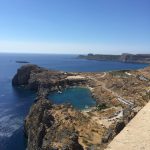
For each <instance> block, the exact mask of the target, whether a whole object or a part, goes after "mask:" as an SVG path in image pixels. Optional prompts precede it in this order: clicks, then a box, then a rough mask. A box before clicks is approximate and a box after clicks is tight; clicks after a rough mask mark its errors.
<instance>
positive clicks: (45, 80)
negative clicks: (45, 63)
mask: <svg viewBox="0 0 150 150" xmlns="http://www.w3.org/2000/svg"><path fill="white" fill-rule="evenodd" d="M85 82H86V79H85V78H83V77H80V78H79V77H78V76H77V75H76V74H74V73H66V72H61V71H54V70H46V69H44V68H41V67H38V66H36V65H31V64H29V65H24V66H22V67H21V68H20V69H18V71H17V74H16V75H15V76H14V78H13V80H12V84H13V86H22V85H23V86H25V87H26V88H28V89H31V90H35V91H37V92H38V96H39V97H41V98H45V97H46V96H47V94H48V93H49V92H50V91H61V90H62V89H64V88H66V87H68V86H75V85H82V84H84V83H85Z"/></svg>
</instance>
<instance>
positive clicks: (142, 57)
mask: <svg viewBox="0 0 150 150" xmlns="http://www.w3.org/2000/svg"><path fill="white" fill-rule="evenodd" d="M79 58H83V59H89V60H107V61H121V62H131V63H150V54H136V55H133V54H122V55H101V54H95V55H94V54H88V55H79Z"/></svg>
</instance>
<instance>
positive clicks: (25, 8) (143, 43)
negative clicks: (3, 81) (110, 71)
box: [0, 0, 150, 54]
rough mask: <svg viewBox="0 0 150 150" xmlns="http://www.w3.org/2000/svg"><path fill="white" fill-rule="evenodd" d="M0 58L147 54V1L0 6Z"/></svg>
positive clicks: (6, 2) (10, 1) (25, 1)
mask: <svg viewBox="0 0 150 150" xmlns="http://www.w3.org/2000/svg"><path fill="white" fill-rule="evenodd" d="M0 52H26V53H27V52H31V53H33V52H36V53H89V52H93V53H106V54H108V53H109V54H110V53H112V54H119V53H122V52H130V53H150V0H0Z"/></svg>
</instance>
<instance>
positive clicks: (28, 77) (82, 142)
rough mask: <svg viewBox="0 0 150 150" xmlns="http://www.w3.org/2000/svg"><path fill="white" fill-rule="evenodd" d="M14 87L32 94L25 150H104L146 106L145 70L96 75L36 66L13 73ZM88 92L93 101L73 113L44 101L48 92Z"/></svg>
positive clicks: (148, 72) (149, 92) (149, 79)
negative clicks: (75, 89)
mask: <svg viewBox="0 0 150 150" xmlns="http://www.w3.org/2000/svg"><path fill="white" fill-rule="evenodd" d="M12 84H13V86H23V87H24V88H28V89H30V90H34V91H36V92H37V98H36V100H35V103H34V104H33V105H32V106H31V109H30V111H29V114H28V115H27V117H26V119H25V123H24V128H25V135H26V137H27V139H28V140H27V149H28V150H57V149H58V150H77V149H78V150H82V149H85V150H90V149H95V150H97V149H104V148H105V147H106V146H107V145H108V143H109V142H110V141H111V140H112V139H113V137H114V136H115V135H117V134H118V133H119V132H120V131H121V130H122V129H123V128H124V127H125V126H126V124H127V123H128V122H129V121H130V120H131V119H132V118H133V117H134V116H135V115H136V114H137V112H138V111H139V110H140V109H141V108H142V107H143V106H144V105H145V104H146V103H147V102H148V101H149V100H150V67H147V68H144V69H140V70H134V71H132V70H123V71H113V72H100V73H81V72H80V73H73V72H63V71H54V70H47V69H45V68H41V67H38V66H37V65H31V64H28V65H25V66H22V67H21V68H20V69H18V71H17V73H16V75H15V76H14V78H13V80H12ZM72 86H82V87H87V88H89V89H90V90H91V92H92V95H93V97H94V98H95V100H96V101H97V106H95V107H93V108H91V109H87V110H86V109H85V110H82V111H81V110H80V111H79V110H76V109H74V108H73V107H72V106H71V105H69V104H68V105H63V104H62V105H56V104H52V102H51V101H50V100H48V94H49V93H50V92H52V91H61V90H63V89H65V88H68V87H72Z"/></svg>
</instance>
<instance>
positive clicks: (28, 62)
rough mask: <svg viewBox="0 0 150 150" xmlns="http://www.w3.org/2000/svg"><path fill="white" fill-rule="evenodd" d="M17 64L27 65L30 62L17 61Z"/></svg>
mask: <svg viewBox="0 0 150 150" xmlns="http://www.w3.org/2000/svg"><path fill="white" fill-rule="evenodd" d="M16 63H22V64H27V63H30V62H28V61H21V60H17V61H16Z"/></svg>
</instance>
